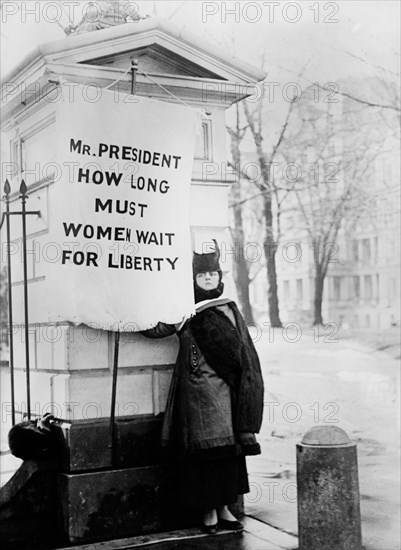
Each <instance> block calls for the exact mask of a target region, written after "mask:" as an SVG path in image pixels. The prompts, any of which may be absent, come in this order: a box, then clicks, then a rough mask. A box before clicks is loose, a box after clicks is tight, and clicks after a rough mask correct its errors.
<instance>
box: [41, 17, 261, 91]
mask: <svg viewBox="0 0 401 550" xmlns="http://www.w3.org/2000/svg"><path fill="white" fill-rule="evenodd" d="M40 50H41V52H42V54H43V55H44V58H45V61H46V62H50V63H54V62H56V63H67V64H87V65H92V66H99V67H103V68H108V67H110V68H115V69H121V68H128V67H129V66H130V65H131V60H132V59H133V58H137V59H138V61H139V67H138V69H139V71H141V66H142V64H143V69H144V71H147V72H150V73H159V74H170V75H173V76H174V75H177V76H187V77H192V78H194V77H195V78H199V79H202V78H208V79H214V80H228V81H232V82H236V83H244V84H249V83H254V82H259V81H260V80H262V79H263V78H264V77H265V74H264V73H263V71H261V70H259V69H257V68H255V67H253V66H252V65H249V64H248V63H246V62H244V61H240V60H238V59H236V58H234V57H232V56H231V55H229V54H228V52H227V51H224V50H219V48H218V47H216V46H215V45H213V44H211V43H210V42H209V41H207V40H202V39H199V38H195V37H194V36H193V35H192V34H190V33H188V32H184V31H182V30H181V29H179V28H176V27H175V26H174V25H172V24H171V23H170V22H169V21H167V22H166V21H161V20H158V19H144V20H141V21H139V22H136V23H126V24H124V25H118V26H116V27H112V28H109V29H102V30H97V31H93V32H87V33H82V34H78V35H75V36H74V35H73V36H71V37H69V38H66V39H64V40H59V41H57V42H52V43H48V44H44V45H42V46H41V47H40Z"/></svg>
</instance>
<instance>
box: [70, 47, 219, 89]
mask: <svg viewBox="0 0 401 550" xmlns="http://www.w3.org/2000/svg"><path fill="white" fill-rule="evenodd" d="M133 59H137V60H138V68H139V71H145V72H147V73H153V74H157V73H159V74H168V75H176V76H192V77H198V78H213V79H216V80H226V79H222V77H221V76H220V75H218V74H216V73H214V72H212V71H210V70H208V69H207V68H205V67H202V66H201V65H199V64H197V63H194V62H193V61H189V60H188V59H186V58H185V57H183V56H181V55H178V54H176V53H173V52H172V51H171V50H169V49H167V48H165V47H163V46H161V45H159V44H151V45H149V46H145V47H139V48H134V49H131V50H128V51H123V52H120V53H112V54H109V55H104V56H102V57H94V58H91V59H85V60H83V61H80V63H84V64H87V65H95V66H102V67H110V68H113V69H127V68H129V67H130V66H131V61H132V60H133Z"/></svg>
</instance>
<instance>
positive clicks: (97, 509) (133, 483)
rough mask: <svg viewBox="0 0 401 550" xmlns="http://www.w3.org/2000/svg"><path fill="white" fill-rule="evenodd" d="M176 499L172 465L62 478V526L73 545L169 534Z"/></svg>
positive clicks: (60, 488) (60, 498) (60, 515)
mask: <svg viewBox="0 0 401 550" xmlns="http://www.w3.org/2000/svg"><path fill="white" fill-rule="evenodd" d="M173 494H174V471H173V470H172V469H171V468H170V467H168V466H148V467H145V468H130V469H123V470H108V471H104V472H89V473H85V474H61V475H60V478H59V498H58V502H59V503H60V509H59V519H58V524H59V526H60V530H61V531H62V533H63V535H65V536H66V537H67V538H68V540H69V541H70V542H73V543H76V542H87V541H95V540H107V539H113V538H123V537H128V536H133V535H137V534H142V533H150V532H156V531H163V530H168V529H169V528H171V521H170V518H169V517H168V515H167V513H166V511H167V510H169V509H170V510H171V507H172V503H171V498H172V495H173Z"/></svg>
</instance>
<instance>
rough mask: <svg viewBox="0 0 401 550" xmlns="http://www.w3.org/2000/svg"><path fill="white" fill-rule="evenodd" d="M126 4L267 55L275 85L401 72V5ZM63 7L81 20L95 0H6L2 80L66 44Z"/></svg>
mask: <svg viewBox="0 0 401 550" xmlns="http://www.w3.org/2000/svg"><path fill="white" fill-rule="evenodd" d="M125 1H127V2H129V4H130V6H132V9H135V6H138V8H139V12H140V13H141V14H142V15H146V14H149V15H153V14H154V13H155V12H156V13H157V15H158V16H159V17H161V18H165V19H168V18H171V19H170V20H171V21H172V22H173V23H174V24H176V25H177V26H178V27H180V28H183V29H185V30H186V31H189V32H191V33H193V34H194V35H196V36H201V37H203V38H206V39H207V40H210V41H214V42H215V43H216V44H217V45H220V47H221V48H223V49H224V50H225V51H226V53H227V52H228V51H230V50H231V53H235V54H236V55H237V57H240V58H243V59H244V60H247V61H248V62H250V63H252V64H254V65H256V66H260V65H261V64H262V54H263V52H265V68H266V70H267V72H268V75H269V79H270V78H271V79H272V80H278V81H280V82H282V81H283V80H285V79H291V77H292V76H294V75H296V74H297V72H298V71H299V70H300V68H301V67H304V66H305V64H306V66H307V70H306V72H307V76H308V78H309V79H310V80H312V81H315V80H316V81H319V82H320V83H324V82H327V81H335V80H336V79H339V78H342V77H346V76H349V75H362V74H380V73H381V74H384V71H383V69H385V70H386V71H390V72H388V75H389V74H391V73H395V72H397V71H398V70H399V69H398V67H399V61H400V58H399V42H400V36H399V21H400V2H399V1H398V0H392V1H387V0H360V1H352V0H340V1H339V0H337V1H336V2H330V1H325V0H320V1H319V3H317V2H310V1H305V0H299V1H297V2H287V1H281V2H280V3H279V5H276V4H278V2H273V1H271V2H263V1H261V2H248V1H242V2H204V1H186V2H181V1H165V0H164V1H161V2H157V1H156V2H153V0H152V1H138V2H133V1H132V0H123V3H124V2H125ZM98 2H99V0H98ZM57 3H58V4H59V5H61V6H64V8H65V10H66V11H67V9H68V10H69V13H70V14H72V15H73V16H74V19H75V21H78V20H79V19H80V16H81V13H82V8H84V9H86V7H87V6H88V4H89V0H81V2H80V6H76V5H75V4H78V2H77V1H75V2H72V4H71V2H70V0H59V1H58V2H57V1H56V0H52V1H50V0H49V1H47V0H41V1H40V2H38V1H36V2H35V1H34V0H29V1H23V0H18V1H13V0H1V4H2V25H1V41H2V44H1V46H2V48H1V74H2V76H3V77H4V76H5V75H7V73H8V72H9V71H10V70H11V69H12V68H13V67H14V66H15V65H16V63H18V62H19V61H20V60H21V59H22V58H23V57H24V56H25V55H27V54H28V53H29V51H31V50H32V49H33V48H35V46H36V45H37V44H39V43H42V42H48V41H52V40H59V39H62V38H64V36H65V35H64V33H63V30H62V29H61V28H60V26H59V25H58V24H57V23H55V22H51V19H52V18H54V19H59V20H60V23H61V24H62V25H64V26H66V25H67V24H68V20H67V17H66V16H65V15H62V14H61V11H57V9H56V7H55V6H56V5H57ZM35 6H36V8H35ZM24 10H25V12H24ZM32 11H33V12H35V11H36V13H32ZM24 18H25V20H24ZM133 24H134V23H133Z"/></svg>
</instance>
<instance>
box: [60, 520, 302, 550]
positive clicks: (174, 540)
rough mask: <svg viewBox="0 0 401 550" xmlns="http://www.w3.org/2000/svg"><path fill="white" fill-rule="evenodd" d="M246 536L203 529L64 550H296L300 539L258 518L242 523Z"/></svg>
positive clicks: (243, 532) (145, 536) (243, 533)
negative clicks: (211, 533)
mask: <svg viewBox="0 0 401 550" xmlns="http://www.w3.org/2000/svg"><path fill="white" fill-rule="evenodd" d="M241 521H242V523H243V525H244V530H243V531H242V532H235V533H233V532H230V531H218V532H217V533H216V534H215V535H206V534H204V533H203V532H202V531H201V530H200V529H195V528H194V529H185V530H181V531H170V532H168V533H158V534H155V535H142V536H138V537H132V538H127V539H120V540H114V541H108V542H100V543H94V544H87V545H81V546H73V547H71V546H69V547H68V548H64V549H60V550H134V549H135V548H144V549H146V548H148V547H149V548H150V549H152V550H174V549H181V550H295V549H297V548H298V539H297V537H294V536H292V535H289V534H287V533H284V532H282V531H280V530H279V529H275V528H274V527H271V526H270V525H267V524H266V523H264V522H262V521H259V520H257V519H255V518H252V517H249V516H245V517H244V518H242V519H241Z"/></svg>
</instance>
